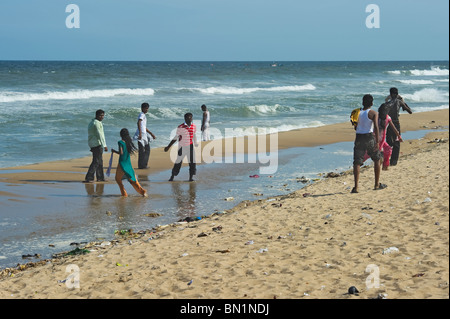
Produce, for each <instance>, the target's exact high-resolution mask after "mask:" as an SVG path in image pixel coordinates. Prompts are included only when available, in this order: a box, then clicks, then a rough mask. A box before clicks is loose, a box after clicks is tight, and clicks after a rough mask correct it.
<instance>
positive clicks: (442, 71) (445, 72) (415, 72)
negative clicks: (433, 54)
mask: <svg viewBox="0 0 450 319" xmlns="http://www.w3.org/2000/svg"><path fill="white" fill-rule="evenodd" d="M411 74H412V75H427V76H429V75H431V76H433V75H449V73H448V69H441V68H439V67H432V68H431V70H411Z"/></svg>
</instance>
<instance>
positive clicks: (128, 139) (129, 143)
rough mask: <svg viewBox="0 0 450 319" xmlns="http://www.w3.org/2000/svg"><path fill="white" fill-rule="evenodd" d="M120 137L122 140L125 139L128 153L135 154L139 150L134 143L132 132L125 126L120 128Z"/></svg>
mask: <svg viewBox="0 0 450 319" xmlns="http://www.w3.org/2000/svg"><path fill="white" fill-rule="evenodd" d="M120 137H121V138H122V140H124V141H125V145H126V147H127V150H128V153H130V155H131V154H134V153H135V152H136V151H137V148H136V146H135V145H134V143H133V140H132V139H131V136H130V133H129V132H128V130H127V129H126V128H123V129H121V130H120Z"/></svg>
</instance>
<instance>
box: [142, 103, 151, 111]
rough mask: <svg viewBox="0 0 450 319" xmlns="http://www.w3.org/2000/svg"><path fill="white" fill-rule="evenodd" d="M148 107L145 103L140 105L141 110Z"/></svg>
mask: <svg viewBox="0 0 450 319" xmlns="http://www.w3.org/2000/svg"><path fill="white" fill-rule="evenodd" d="M149 107H150V105H149V104H148V103H147V102H144V103H142V104H141V110H142V109H144V108H149Z"/></svg>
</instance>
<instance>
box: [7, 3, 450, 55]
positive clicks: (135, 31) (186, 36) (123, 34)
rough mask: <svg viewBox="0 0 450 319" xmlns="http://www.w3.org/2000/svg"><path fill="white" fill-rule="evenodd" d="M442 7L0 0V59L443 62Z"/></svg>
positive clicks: (445, 24) (445, 31)
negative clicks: (372, 24) (73, 16)
mask: <svg viewBox="0 0 450 319" xmlns="http://www.w3.org/2000/svg"><path fill="white" fill-rule="evenodd" d="M69 4H76V5H77V6H78V7H79V9H80V28H71V29H69V28H67V26H66V18H67V17H68V16H69V14H70V13H66V6H67V5H69ZM369 4H376V5H378V8H379V17H380V27H379V28H368V27H367V26H366V18H367V17H368V16H369V15H370V14H371V13H367V12H366V7H367V5H369ZM448 12H449V1H448V0H429V1H424V0H368V1H363V0H317V1H301V0H126V1H124V0H67V1H65V0H40V1H36V0H1V1H0V60H125V61H126V60H139V61H345V60H357V61H361V60H362V61H364V60H434V61H436V60H448V56H449V40H448V38H449V13H448Z"/></svg>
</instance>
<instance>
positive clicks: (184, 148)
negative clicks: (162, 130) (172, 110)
mask: <svg viewBox="0 0 450 319" xmlns="http://www.w3.org/2000/svg"><path fill="white" fill-rule="evenodd" d="M373 101H374V99H373V96H372V95H370V94H366V95H364V97H363V100H362V104H363V108H361V109H359V110H358V119H357V120H356V119H353V121H352V122H353V123H354V125H355V130H356V138H355V144H354V148H353V175H354V182H355V184H354V187H353V189H352V191H351V192H352V193H358V183H359V175H360V168H361V165H363V164H364V162H365V161H366V160H367V159H368V158H371V159H372V161H373V162H374V171H375V186H374V189H383V188H386V187H387V186H386V185H385V184H382V183H380V171H381V169H383V170H387V169H388V167H389V166H395V165H396V164H397V161H398V158H399V154H400V142H402V137H401V135H400V121H399V113H400V109H403V110H404V111H407V112H408V113H409V114H411V113H412V111H411V109H410V108H409V106H408V105H407V104H406V103H405V102H404V101H403V98H402V97H401V96H400V95H399V94H398V89H397V88H391V89H390V94H389V96H388V97H387V98H386V99H385V102H384V103H383V104H381V106H380V107H379V108H378V112H377V111H375V110H372V109H371V108H372V106H373ZM149 107H150V106H149V104H148V103H142V105H141V113H140V114H139V116H138V121H137V130H136V133H135V135H134V139H135V140H137V141H138V147H136V146H135V145H134V143H133V139H132V138H131V136H130V134H129V131H128V130H127V129H126V128H123V129H122V130H121V131H120V137H121V140H120V141H118V150H115V149H112V150H111V152H112V153H114V154H118V155H119V163H118V165H117V170H116V176H115V180H116V182H117V184H118V185H119V188H120V192H121V194H122V196H128V194H127V192H126V190H125V187H124V185H123V183H122V180H123V179H127V180H128V181H129V182H130V184H131V185H132V186H133V187H134V189H135V190H136V191H137V192H138V193H139V194H141V195H142V196H145V197H147V196H148V195H147V191H146V190H145V189H143V188H142V186H141V185H140V184H139V181H138V179H137V177H136V174H135V172H134V169H133V166H132V165H131V160H130V155H132V154H134V153H136V152H138V153H139V159H138V168H139V169H145V168H147V165H148V161H149V157H150V142H151V140H153V139H156V136H155V135H154V134H153V133H152V132H151V131H150V130H149V129H148V128H147V117H146V114H147V112H148V110H149ZM201 109H202V111H203V117H202V125H201V132H202V140H203V141H208V140H209V139H210V136H209V125H210V114H209V111H208V109H207V107H206V105H202V106H201ZM352 115H353V113H352ZM104 116H105V112H104V111H103V110H97V112H96V113H95V118H94V119H93V120H92V121H91V122H90V123H89V125H88V144H89V147H90V148H91V152H92V163H91V165H90V166H89V169H88V172H87V173H86V177H85V181H84V182H85V183H91V182H93V181H94V178H97V181H105V177H104V173H103V157H102V156H103V151H105V152H107V151H108V147H107V146H106V141H105V135H104V131H103V124H102V121H103V119H104ZM196 133H197V127H196V125H195V124H194V123H193V115H192V113H186V114H185V115H184V123H182V124H180V125H179V126H178V127H177V131H176V134H175V136H174V138H173V139H172V140H171V141H170V142H169V144H168V145H167V146H166V147H165V148H164V151H165V152H168V151H169V149H170V148H171V147H172V145H173V144H175V143H176V142H178V152H177V159H176V161H175V163H174V166H173V168H172V174H171V176H170V178H169V181H173V180H174V177H175V176H177V175H178V174H179V172H180V169H181V165H182V162H183V159H184V158H185V157H187V158H188V162H189V181H193V180H194V179H193V177H194V175H196V172H197V169H196V162H195V153H194V146H195V147H196V146H198V142H197V136H196ZM111 160H112V157H111ZM381 163H382V168H381ZM110 165H111V164H110Z"/></svg>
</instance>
